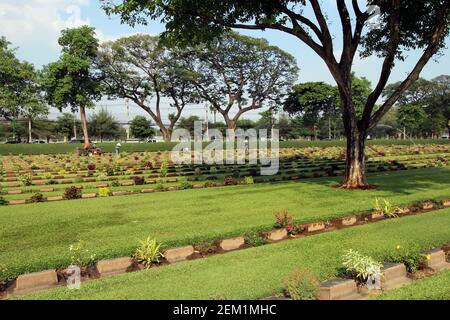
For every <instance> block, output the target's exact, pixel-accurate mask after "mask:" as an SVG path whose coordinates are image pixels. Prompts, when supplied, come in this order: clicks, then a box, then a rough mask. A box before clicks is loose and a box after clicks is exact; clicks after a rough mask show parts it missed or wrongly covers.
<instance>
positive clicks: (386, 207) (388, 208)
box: [374, 198, 400, 218]
mask: <svg viewBox="0 0 450 320" xmlns="http://www.w3.org/2000/svg"><path fill="white" fill-rule="evenodd" d="M374 209H375V210H376V211H378V212H381V213H383V215H384V216H385V217H386V218H398V212H399V211H400V208H399V207H396V206H394V205H393V204H392V203H390V202H389V201H388V200H386V199H383V203H381V202H380V200H379V199H378V198H376V199H375V205H374Z"/></svg>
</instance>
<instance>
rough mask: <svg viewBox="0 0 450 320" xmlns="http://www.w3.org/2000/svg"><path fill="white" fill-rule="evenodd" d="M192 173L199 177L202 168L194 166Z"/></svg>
mask: <svg viewBox="0 0 450 320" xmlns="http://www.w3.org/2000/svg"><path fill="white" fill-rule="evenodd" d="M194 174H195V176H196V177H200V176H201V175H202V169H200V168H198V167H197V168H195V170H194Z"/></svg>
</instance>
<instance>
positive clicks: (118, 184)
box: [111, 180, 120, 187]
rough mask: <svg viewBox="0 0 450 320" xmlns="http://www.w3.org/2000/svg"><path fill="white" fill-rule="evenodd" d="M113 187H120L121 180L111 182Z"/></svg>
mask: <svg viewBox="0 0 450 320" xmlns="http://www.w3.org/2000/svg"><path fill="white" fill-rule="evenodd" d="M111 187H120V182H119V181H117V180H114V181H113V182H111Z"/></svg>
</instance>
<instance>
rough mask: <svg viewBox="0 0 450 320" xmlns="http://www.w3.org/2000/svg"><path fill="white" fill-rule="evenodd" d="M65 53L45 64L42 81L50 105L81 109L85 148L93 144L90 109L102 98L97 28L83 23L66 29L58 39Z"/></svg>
mask: <svg viewBox="0 0 450 320" xmlns="http://www.w3.org/2000/svg"><path fill="white" fill-rule="evenodd" d="M58 43H59V45H60V46H61V56H60V58H59V60H58V61H57V62H54V63H50V64H49V65H47V66H45V67H44V70H43V77H42V79H43V80H42V84H43V89H44V91H45V93H46V98H47V101H48V103H49V104H50V105H52V106H54V107H56V108H58V109H59V110H60V111H61V110H62V109H64V108H66V107H71V109H72V111H73V112H75V111H79V112H80V119H81V126H82V129H83V135H84V147H85V148H87V147H88V146H89V132H88V127H87V120H86V108H90V107H93V106H94V102H95V101H98V100H100V98H101V92H100V90H99V81H98V79H97V75H96V73H95V69H94V61H95V59H96V57H97V50H98V40H97V38H96V37H95V31H94V28H91V27H89V26H81V27H79V28H72V29H65V30H63V31H62V33H61V37H60V38H59V40H58Z"/></svg>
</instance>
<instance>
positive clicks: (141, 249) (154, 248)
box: [133, 237, 164, 269]
mask: <svg viewBox="0 0 450 320" xmlns="http://www.w3.org/2000/svg"><path fill="white" fill-rule="evenodd" d="M161 246H162V244H160V243H158V242H157V241H156V239H151V238H150V237H148V238H147V239H145V240H142V241H139V246H138V247H137V248H136V251H135V252H134V254H133V259H134V260H136V262H138V263H141V264H143V265H144V267H145V268H146V269H149V268H151V266H152V265H153V264H155V263H159V259H161V258H164V255H163V253H162V252H161Z"/></svg>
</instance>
